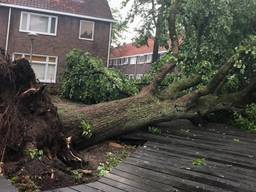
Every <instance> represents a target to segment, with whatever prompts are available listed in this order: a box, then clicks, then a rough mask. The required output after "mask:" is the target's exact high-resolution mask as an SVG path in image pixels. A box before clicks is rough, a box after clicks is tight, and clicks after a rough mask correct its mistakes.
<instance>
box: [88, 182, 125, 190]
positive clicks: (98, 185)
mask: <svg viewBox="0 0 256 192" xmlns="http://www.w3.org/2000/svg"><path fill="white" fill-rule="evenodd" d="M87 186H89V187H92V188H95V189H99V190H101V191H104V192H124V190H121V189H118V188H115V187H112V186H110V185H106V184H104V183H101V182H94V183H89V184H87Z"/></svg>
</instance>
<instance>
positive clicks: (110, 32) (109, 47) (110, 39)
mask: <svg viewBox="0 0 256 192" xmlns="http://www.w3.org/2000/svg"><path fill="white" fill-rule="evenodd" d="M111 41H112V23H110V25H109V42H108V60H107V68H109V59H110V49H111Z"/></svg>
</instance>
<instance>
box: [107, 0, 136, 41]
mask: <svg viewBox="0 0 256 192" xmlns="http://www.w3.org/2000/svg"><path fill="white" fill-rule="evenodd" d="M108 1H109V6H110V7H111V8H114V9H118V10H120V14H121V17H122V18H123V19H125V18H126V16H127V14H128V11H129V9H130V6H127V7H125V8H121V7H122V6H121V3H122V0H108ZM139 23H140V18H136V19H135V21H134V22H133V23H130V24H128V30H127V32H125V33H124V40H123V43H130V42H132V39H133V38H134V37H135V36H136V32H135V29H136V26H138V25H139Z"/></svg>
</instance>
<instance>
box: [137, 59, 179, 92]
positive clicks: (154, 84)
mask: <svg viewBox="0 0 256 192" xmlns="http://www.w3.org/2000/svg"><path fill="white" fill-rule="evenodd" d="M175 67H176V64H165V65H164V66H163V67H162V69H161V70H160V72H159V73H158V74H157V76H156V77H155V79H153V80H152V82H151V83H150V84H149V85H148V86H146V87H144V88H143V89H142V91H141V92H140V94H139V95H140V96H146V95H154V94H155V93H156V91H157V87H158V85H159V84H160V83H161V82H162V81H163V79H164V78H165V76H166V75H167V74H168V73H170V72H172V71H173V70H174V68H175Z"/></svg>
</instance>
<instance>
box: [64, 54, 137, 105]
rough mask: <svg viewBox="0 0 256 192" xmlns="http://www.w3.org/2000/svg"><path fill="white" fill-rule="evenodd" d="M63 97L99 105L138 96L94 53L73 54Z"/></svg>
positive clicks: (65, 78)
mask: <svg viewBox="0 0 256 192" xmlns="http://www.w3.org/2000/svg"><path fill="white" fill-rule="evenodd" d="M61 93H62V96H63V97H65V98H67V99H71V100H73V101H79V102H83V103H86V104H95V103H99V102H103V101H110V100H115V99H120V98H124V97H128V96H131V95H134V94H136V93H137V88H136V86H135V85H134V84H133V83H132V82H130V81H129V80H128V79H127V78H125V77H124V76H123V75H122V74H121V73H120V72H117V71H115V70H113V69H108V68H106V67H104V65H103V62H102V61H101V60H100V59H98V58H96V57H94V56H92V55H91V54H90V53H83V52H81V51H79V50H72V51H71V52H70V53H68V55H67V67H66V70H65V73H64V77H63V83H62V86H61Z"/></svg>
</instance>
